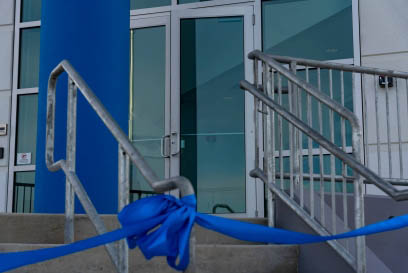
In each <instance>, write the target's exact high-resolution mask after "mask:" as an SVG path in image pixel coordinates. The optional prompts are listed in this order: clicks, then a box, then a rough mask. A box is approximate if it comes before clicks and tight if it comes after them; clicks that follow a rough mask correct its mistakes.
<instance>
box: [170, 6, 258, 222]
mask: <svg viewBox="0 0 408 273" xmlns="http://www.w3.org/2000/svg"><path fill="white" fill-rule="evenodd" d="M230 16H243V17H244V62H245V79H246V80H248V81H250V82H252V81H253V65H252V63H251V61H250V60H249V59H248V58H247V56H248V53H249V52H251V51H252V50H253V49H254V48H255V41H254V33H255V26H254V19H253V18H254V17H253V16H254V6H253V4H251V5H246V6H237V7H231V6H228V7H223V6H220V7H212V8H205V9H180V10H174V11H172V12H171V71H172V77H171V116H172V118H171V131H172V132H177V133H178V134H179V133H180V55H181V54H180V21H181V19H187V18H188V19H194V18H197V19H198V18H211V17H230ZM242 92H244V91H242ZM253 109H254V98H253V97H252V96H251V95H250V94H248V93H247V92H246V93H245V154H246V172H245V173H246V213H234V214H223V216H226V217H257V216H263V206H264V200H263V199H264V197H263V188H264V187H263V184H262V183H255V181H256V180H255V179H254V178H252V177H250V176H249V171H250V170H252V169H253V168H254V167H255V164H254V163H255V139H254V138H255V133H254V130H255V127H254V122H253V120H254V114H253V113H254V111H253ZM178 175H180V152H179V153H177V154H176V155H173V156H171V165H170V176H178ZM258 197H259V198H258Z"/></svg>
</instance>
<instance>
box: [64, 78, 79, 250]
mask: <svg viewBox="0 0 408 273" xmlns="http://www.w3.org/2000/svg"><path fill="white" fill-rule="evenodd" d="M76 116H77V88H76V86H75V83H74V82H73V81H72V79H71V78H70V77H68V106H67V147H66V164H67V167H68V170H69V171H72V172H75V163H76V162H75V154H76ZM74 202H75V192H74V189H73V188H72V185H71V183H70V182H69V180H68V178H66V182H65V230H64V241H65V243H66V244H68V243H72V242H74V239H75V238H74V237H75V236H74V220H75V219H74V218H75V216H74V215H75V203H74Z"/></svg>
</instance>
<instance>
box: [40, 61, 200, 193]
mask: <svg viewBox="0 0 408 273" xmlns="http://www.w3.org/2000/svg"><path fill="white" fill-rule="evenodd" d="M64 71H65V72H66V73H67V74H68V75H69V77H70V78H71V79H72V81H73V82H74V83H75V85H76V86H77V87H78V89H79V90H80V92H81V93H82V94H83V96H84V97H85V99H86V100H87V101H88V103H89V104H90V105H91V107H92V108H93V109H94V111H95V112H96V113H97V115H98V116H99V117H100V119H101V120H102V121H103V123H104V124H105V125H106V126H107V127H108V129H109V131H110V132H111V133H112V135H113V136H114V137H115V139H116V140H117V141H118V143H119V144H120V145H121V146H122V148H123V150H124V151H125V152H126V154H127V155H128V156H129V158H130V160H131V161H132V162H133V163H134V164H135V166H136V167H137V168H138V170H139V171H140V173H141V174H142V175H143V177H144V178H145V179H146V181H147V182H148V183H149V184H150V186H151V187H152V188H153V190H154V191H155V192H157V193H163V192H166V191H169V190H173V189H179V190H180V195H181V196H186V195H190V194H194V188H193V186H192V184H191V182H190V181H189V180H188V179H187V178H185V177H181V176H178V177H171V178H169V179H165V180H160V179H159V178H158V176H157V175H156V174H155V173H154V171H153V170H152V168H151V167H150V166H149V165H148V164H147V163H146V161H145V160H144V159H143V156H142V155H141V154H140V153H139V151H138V150H137V149H136V148H135V147H134V146H133V145H132V143H131V142H130V140H129V139H128V137H127V135H126V134H125V133H124V132H123V130H122V129H121V128H120V127H119V125H118V124H117V123H116V121H115V120H114V119H113V117H112V116H111V115H110V114H109V112H108V111H107V110H106V108H105V107H104V106H103V104H102V103H101V101H100V100H99V99H98V98H97V97H96V96H95V94H94V93H93V92H92V90H91V88H90V87H89V86H88V85H87V83H86V82H85V81H84V80H83V79H82V77H81V76H80V75H79V74H78V73H77V72H76V70H75V69H74V68H73V67H72V65H71V64H70V63H69V62H68V61H67V60H63V61H62V62H60V63H59V64H58V66H57V67H55V68H54V69H53V71H52V72H51V74H50V77H49V80H48V94H47V131H46V164H47V168H48V169H49V170H50V171H57V170H59V169H61V164H60V161H57V162H55V161H54V129H55V93H56V85H57V79H58V77H59V76H60V75H61V74H62V73H63V72H64Z"/></svg>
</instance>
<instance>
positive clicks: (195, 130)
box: [171, 6, 263, 217]
mask: <svg viewBox="0 0 408 273" xmlns="http://www.w3.org/2000/svg"><path fill="white" fill-rule="evenodd" d="M252 20H253V7H252V6H248V7H228V8H225V7H224V8H222V7H220V8H208V9H201V10H200V9H197V10H180V11H175V12H172V23H171V26H172V54H171V58H172V93H171V115H172V120H171V129H172V142H174V143H177V145H175V146H173V147H172V149H171V150H172V151H171V154H172V156H171V174H172V175H182V176H185V177H187V178H189V179H190V181H191V182H192V183H193V185H194V188H195V190H196V194H197V209H198V211H199V212H204V213H212V214H226V215H233V216H246V217H248V216H255V215H257V210H258V208H259V207H260V204H257V199H256V184H255V183H254V181H253V179H252V178H250V177H249V176H248V172H249V171H250V170H251V169H252V168H253V162H254V160H253V158H254V151H253V147H254V145H253V142H254V130H253V129H254V128H253V127H252V126H253V122H252V121H253V116H252V111H251V109H252V107H253V98H251V97H250V96H249V95H248V94H245V92H244V91H242V90H241V89H240V87H239V82H240V81H241V80H243V79H245V78H246V79H248V80H251V79H250V77H251V68H252V65H251V63H250V62H249V61H248V59H247V57H246V56H247V54H248V53H249V52H250V51H251V50H252V49H253V24H252ZM258 201H261V202H262V200H258ZM261 204H262V206H263V203H261Z"/></svg>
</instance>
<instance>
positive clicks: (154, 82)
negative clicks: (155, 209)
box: [129, 17, 169, 201]
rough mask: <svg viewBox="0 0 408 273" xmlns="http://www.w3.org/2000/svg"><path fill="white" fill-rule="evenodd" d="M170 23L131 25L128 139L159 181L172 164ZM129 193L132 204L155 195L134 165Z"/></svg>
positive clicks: (156, 21)
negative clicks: (168, 143) (168, 153)
mask: <svg viewBox="0 0 408 273" xmlns="http://www.w3.org/2000/svg"><path fill="white" fill-rule="evenodd" d="M168 21H169V19H168V17H161V18H155V19H154V20H153V19H145V20H134V21H131V28H132V29H131V69H130V71H131V75H130V76H131V92H130V123H129V137H130V139H131V141H132V143H133V145H135V147H136V148H137V149H138V150H139V151H140V152H141V154H142V155H143V157H144V158H145V159H146V161H147V163H148V164H149V165H150V166H151V167H152V168H153V170H154V171H155V172H156V174H157V175H158V176H159V178H165V177H168V164H169V162H168V158H166V154H165V153H166V151H165V149H164V146H165V142H166V141H167V139H166V137H164V136H165V135H167V134H168V130H169V128H168V127H169V126H168V124H169V115H168V112H169V106H168V102H167V99H168V97H169V76H168V71H169V68H168V66H169V52H168V48H169V47H168V41H169V39H168V31H169V30H168ZM166 102H167V103H166ZM166 170H167V171H166ZM130 189H131V190H130V191H131V192H130V193H131V194H130V201H134V200H137V199H140V198H142V197H146V196H150V195H153V192H152V189H151V187H150V185H149V184H148V183H147V182H146V181H145V179H144V178H143V176H142V175H141V174H140V172H139V171H138V170H137V169H136V167H134V166H133V165H132V166H131V171H130Z"/></svg>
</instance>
